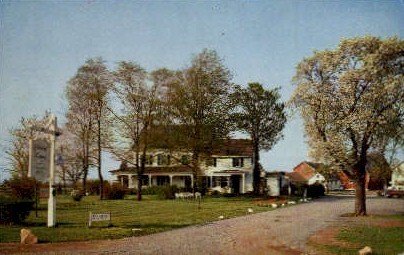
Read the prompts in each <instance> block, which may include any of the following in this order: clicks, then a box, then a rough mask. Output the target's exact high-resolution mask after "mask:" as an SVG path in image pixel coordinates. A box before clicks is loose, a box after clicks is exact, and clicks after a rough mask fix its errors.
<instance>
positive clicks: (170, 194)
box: [157, 185, 178, 199]
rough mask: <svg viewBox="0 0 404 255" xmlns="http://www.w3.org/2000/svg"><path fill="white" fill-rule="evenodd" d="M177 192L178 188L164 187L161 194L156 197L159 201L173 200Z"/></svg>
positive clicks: (173, 186)
mask: <svg viewBox="0 0 404 255" xmlns="http://www.w3.org/2000/svg"><path fill="white" fill-rule="evenodd" d="M177 192H178V188H177V186H175V185H172V186H170V185H166V186H163V187H162V189H161V192H160V193H159V194H157V195H158V197H159V198H160V199H174V198H175V193H177Z"/></svg>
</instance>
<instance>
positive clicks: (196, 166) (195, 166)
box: [192, 150, 199, 193]
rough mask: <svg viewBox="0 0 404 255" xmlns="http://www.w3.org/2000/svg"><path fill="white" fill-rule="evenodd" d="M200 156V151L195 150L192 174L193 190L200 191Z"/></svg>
mask: <svg viewBox="0 0 404 255" xmlns="http://www.w3.org/2000/svg"><path fill="white" fill-rule="evenodd" d="M198 157H199V152H198V151H196V150H195V151H194V153H193V154H192V175H193V183H192V186H193V190H192V191H193V192H194V193H195V192H197V191H198V181H197V180H198V177H199V174H198V173H199V164H198Z"/></svg>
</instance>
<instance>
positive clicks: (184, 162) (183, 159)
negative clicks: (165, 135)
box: [181, 155, 189, 165]
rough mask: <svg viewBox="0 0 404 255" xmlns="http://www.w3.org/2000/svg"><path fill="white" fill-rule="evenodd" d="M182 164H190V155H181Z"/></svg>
mask: <svg viewBox="0 0 404 255" xmlns="http://www.w3.org/2000/svg"><path fill="white" fill-rule="evenodd" d="M181 164H183V165H188V164H189V157H188V155H182V156H181Z"/></svg>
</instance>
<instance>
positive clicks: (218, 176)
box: [110, 139, 253, 193]
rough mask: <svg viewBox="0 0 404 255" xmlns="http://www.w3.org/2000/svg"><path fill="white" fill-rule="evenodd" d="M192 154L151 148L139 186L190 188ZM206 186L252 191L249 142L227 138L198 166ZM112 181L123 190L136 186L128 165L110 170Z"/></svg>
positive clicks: (233, 190) (221, 189)
mask: <svg viewBox="0 0 404 255" xmlns="http://www.w3.org/2000/svg"><path fill="white" fill-rule="evenodd" d="M191 157H192V154H191V153H189V152H187V151H176V152H169V151H167V150H159V149H154V150H150V151H148V153H147V160H146V167H145V172H144V175H143V176H142V185H144V186H153V185H155V186H161V185H176V186H177V187H183V188H192V185H193V183H194V180H193V174H192V167H191V166H190V160H191ZM200 168H201V172H202V174H203V177H204V178H205V183H206V185H207V187H208V188H209V189H211V190H218V191H220V192H228V193H245V192H249V191H252V189H253V185H252V182H253V180H252V171H253V147H252V142H251V140H249V139H229V140H226V141H224V142H223V143H222V144H221V145H220V146H219V147H218V148H217V149H215V150H213V151H212V153H211V155H210V156H209V157H208V158H207V159H205V160H203V161H202V162H201V164H200ZM110 172H111V174H112V175H113V176H114V177H115V180H116V181H118V182H120V183H122V185H123V186H124V187H128V188H135V187H137V179H138V178H137V174H136V170H135V167H133V166H128V167H125V168H120V169H116V170H112V171H110Z"/></svg>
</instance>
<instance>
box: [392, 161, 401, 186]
mask: <svg viewBox="0 0 404 255" xmlns="http://www.w3.org/2000/svg"><path fill="white" fill-rule="evenodd" d="M390 184H391V188H392V189H396V190H404V163H401V164H400V165H399V166H397V167H396V168H395V169H393V172H392V173H391V183H390Z"/></svg>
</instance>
